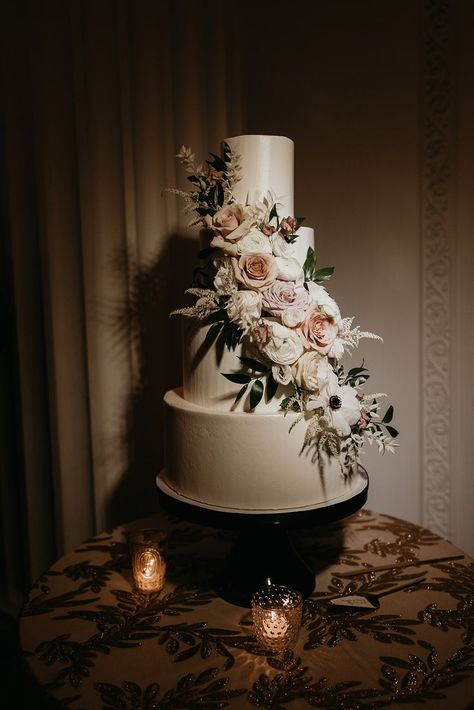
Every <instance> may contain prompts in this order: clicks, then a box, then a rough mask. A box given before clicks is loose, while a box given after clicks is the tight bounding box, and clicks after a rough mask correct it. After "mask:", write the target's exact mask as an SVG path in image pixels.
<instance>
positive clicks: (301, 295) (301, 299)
mask: <svg viewBox="0 0 474 710" xmlns="http://www.w3.org/2000/svg"><path fill="white" fill-rule="evenodd" d="M262 296H263V300H262V306H263V308H264V309H265V310H266V311H267V313H270V314H271V315H272V316H279V315H281V314H282V313H283V311H286V310H287V309H288V308H303V309H304V308H307V306H308V304H309V297H308V292H307V291H306V289H305V288H295V284H294V283H292V282H291V281H275V283H274V284H273V285H272V286H270V288H267V289H265V291H263V293H262Z"/></svg>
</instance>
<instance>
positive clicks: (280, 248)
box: [270, 232, 295, 257]
mask: <svg viewBox="0 0 474 710" xmlns="http://www.w3.org/2000/svg"><path fill="white" fill-rule="evenodd" d="M270 244H271V247H272V250H273V254H274V255H275V256H285V257H288V256H292V255H293V253H294V251H295V248H294V246H293V244H288V242H287V241H286V239H284V237H282V236H281V234H280V232H274V233H273V234H272V235H271V237H270Z"/></svg>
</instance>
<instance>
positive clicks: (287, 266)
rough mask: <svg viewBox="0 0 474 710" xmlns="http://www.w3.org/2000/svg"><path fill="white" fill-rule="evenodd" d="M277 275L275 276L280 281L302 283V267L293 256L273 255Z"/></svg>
mask: <svg viewBox="0 0 474 710" xmlns="http://www.w3.org/2000/svg"><path fill="white" fill-rule="evenodd" d="M275 260H276V263H277V267H278V275H277V278H279V279H281V280H282V281H296V282H300V283H301V284H302V283H303V277H304V274H303V268H302V266H301V264H300V262H299V261H298V259H295V258H294V257H285V256H277V257H275Z"/></svg>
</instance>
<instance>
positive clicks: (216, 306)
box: [170, 288, 222, 320]
mask: <svg viewBox="0 0 474 710" xmlns="http://www.w3.org/2000/svg"><path fill="white" fill-rule="evenodd" d="M186 293H190V294H191V295H192V296H196V298H197V301H196V303H195V304H194V306H187V307H186V308H178V309H176V310H175V311H171V313H170V315H172V316H176V315H182V316H186V318H199V320H203V319H204V318H207V317H208V316H210V315H211V313H215V312H216V311H219V310H220V309H221V307H222V306H221V303H220V298H221V297H220V294H218V293H217V292H216V291H211V290H210V289H207V288H188V289H186Z"/></svg>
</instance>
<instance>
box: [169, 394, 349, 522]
mask: <svg viewBox="0 0 474 710" xmlns="http://www.w3.org/2000/svg"><path fill="white" fill-rule="evenodd" d="M298 416H299V415H297V414H295V413H290V414H288V415H287V416H283V415H282V414H278V413H274V414H268V413H267V414H257V415H255V414H247V413H229V412H218V411H215V410H212V409H208V408H203V407H198V406H196V405H195V404H193V403H191V402H187V401H186V400H185V399H183V396H182V392H181V391H180V390H170V391H169V392H167V393H166V395H165V433H166V436H165V442H166V444H165V471H164V474H163V476H164V478H165V480H166V481H167V483H168V484H169V485H170V486H171V488H173V489H174V490H175V491H177V492H179V493H180V494H181V495H183V496H185V497H187V498H190V499H191V500H196V501H199V502H201V503H205V504H209V505H216V506H224V507H230V508H235V509H251V510H283V509H292V508H298V507H303V506H308V505H311V504H318V503H322V502H325V501H330V500H332V499H337V498H339V497H341V496H344V495H346V494H349V493H350V492H351V491H356V490H357V489H358V488H359V487H360V482H361V480H360V474H359V473H358V472H354V473H351V474H350V475H347V474H346V475H343V473H342V470H341V466H340V464H339V461H337V460H335V459H331V460H327V462H326V465H325V467H324V469H321V468H320V467H319V466H318V465H317V464H315V463H313V461H312V460H311V453H312V452H308V453H307V452H305V453H303V454H301V453H300V452H301V447H302V444H303V437H304V432H305V430H306V426H305V423H304V421H302V422H299V423H296V424H295V426H294V427H293V429H292V431H291V432H289V429H290V427H291V425H292V424H293V423H294V422H295V421H296V419H297V418H298Z"/></svg>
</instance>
